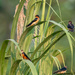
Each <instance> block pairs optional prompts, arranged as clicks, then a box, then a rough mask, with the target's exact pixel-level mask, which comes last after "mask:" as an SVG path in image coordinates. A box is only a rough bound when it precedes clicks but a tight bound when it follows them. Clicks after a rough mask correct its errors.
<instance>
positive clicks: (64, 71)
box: [53, 66, 67, 74]
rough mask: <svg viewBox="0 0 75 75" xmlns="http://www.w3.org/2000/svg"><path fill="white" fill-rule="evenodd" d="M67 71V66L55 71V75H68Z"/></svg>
mask: <svg viewBox="0 0 75 75" xmlns="http://www.w3.org/2000/svg"><path fill="white" fill-rule="evenodd" d="M66 71H67V66H65V67H63V68H61V69H59V70H57V71H55V72H54V73H53V74H63V73H66Z"/></svg>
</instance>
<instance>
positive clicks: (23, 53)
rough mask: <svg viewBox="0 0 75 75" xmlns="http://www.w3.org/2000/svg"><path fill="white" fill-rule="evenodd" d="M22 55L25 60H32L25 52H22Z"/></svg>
mask: <svg viewBox="0 0 75 75" xmlns="http://www.w3.org/2000/svg"><path fill="white" fill-rule="evenodd" d="M21 53H22V57H23V59H27V60H30V58H29V57H28V56H27V55H26V54H25V52H24V51H23V50H21ZM30 61H31V60H30Z"/></svg>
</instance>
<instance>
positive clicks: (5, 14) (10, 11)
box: [0, 0, 75, 71]
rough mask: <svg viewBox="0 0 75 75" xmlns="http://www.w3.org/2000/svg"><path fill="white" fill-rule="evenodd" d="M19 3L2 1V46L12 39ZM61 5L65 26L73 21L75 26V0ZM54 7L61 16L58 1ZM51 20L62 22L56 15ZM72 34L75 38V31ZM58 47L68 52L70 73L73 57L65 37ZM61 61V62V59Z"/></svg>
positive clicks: (16, 0) (17, 0)
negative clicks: (11, 34)
mask: <svg viewBox="0 0 75 75" xmlns="http://www.w3.org/2000/svg"><path fill="white" fill-rule="evenodd" d="M47 2H49V0H47ZM18 3H19V0H0V45H1V43H2V42H3V40H5V39H9V38H10V33H11V27H12V22H13V18H14V13H15V7H16V5H17V4H18ZM59 4H60V9H61V14H62V20H63V21H64V22H65V24H66V25H67V24H68V21H69V20H71V21H72V22H73V24H74V25H75V0H59ZM52 7H53V8H54V9H55V11H56V12H57V13H58V14H59V9H58V6H57V3H56V0H53V2H52ZM46 8H47V6H46ZM51 19H53V20H55V21H57V22H60V20H59V19H58V18H57V16H56V15H54V14H53V16H52V18H51ZM70 33H71V34H72V35H73V36H74V37H75V31H74V32H73V33H72V32H70ZM56 45H57V46H56V47H57V48H56V49H63V47H65V48H64V49H66V50H68V51H65V52H64V53H63V54H64V57H65V61H66V64H67V66H68V67H69V68H68V70H69V71H70V65H71V63H70V61H71V60H70V56H71V55H70V49H69V47H68V46H69V44H68V40H67V39H66V37H64V38H62V40H60V41H59V42H58V43H57V44H56ZM73 45H74V46H75V43H73ZM74 57H75V48H74ZM58 58H59V57H58ZM59 60H60V62H61V59H60V58H59ZM61 63H62V62H61ZM74 66H75V59H74ZM74 71H75V68H74Z"/></svg>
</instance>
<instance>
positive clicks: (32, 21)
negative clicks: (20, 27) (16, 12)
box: [26, 18, 38, 27]
mask: <svg viewBox="0 0 75 75" xmlns="http://www.w3.org/2000/svg"><path fill="white" fill-rule="evenodd" d="M37 19H38V18H35V19H34V20H33V21H31V22H30V23H29V24H28V25H26V27H28V26H30V25H32V24H33V23H34V22H35V21H37Z"/></svg>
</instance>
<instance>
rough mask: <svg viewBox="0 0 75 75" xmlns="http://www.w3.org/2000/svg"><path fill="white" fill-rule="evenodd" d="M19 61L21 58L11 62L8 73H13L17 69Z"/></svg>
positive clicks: (13, 74) (12, 74) (11, 74)
mask: <svg viewBox="0 0 75 75" xmlns="http://www.w3.org/2000/svg"><path fill="white" fill-rule="evenodd" d="M21 61H22V60H16V61H15V62H14V63H13V65H12V67H11V70H10V74H9V75H15V73H16V69H17V67H18V66H19V63H20V62H21Z"/></svg>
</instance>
